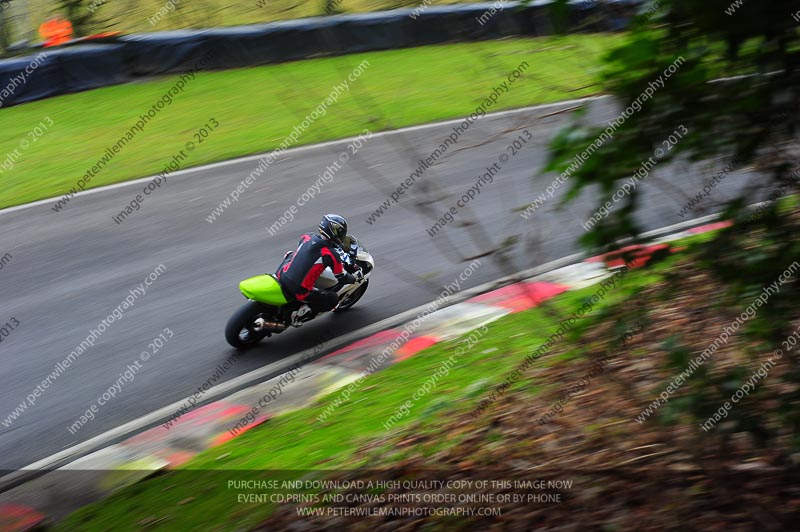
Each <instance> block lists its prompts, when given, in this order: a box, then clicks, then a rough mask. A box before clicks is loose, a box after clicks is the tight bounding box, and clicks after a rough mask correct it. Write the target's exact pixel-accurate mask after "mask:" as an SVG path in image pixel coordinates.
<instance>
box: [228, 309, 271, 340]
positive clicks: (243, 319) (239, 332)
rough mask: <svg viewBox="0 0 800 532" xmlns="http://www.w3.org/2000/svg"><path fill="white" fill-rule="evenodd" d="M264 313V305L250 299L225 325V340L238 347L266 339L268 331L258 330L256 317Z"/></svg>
mask: <svg viewBox="0 0 800 532" xmlns="http://www.w3.org/2000/svg"><path fill="white" fill-rule="evenodd" d="M263 313H264V306H263V305H262V304H261V303H258V302H256V301H248V302H247V303H245V304H244V305H242V306H241V307H240V308H239V310H237V311H236V312H234V313H233V316H231V317H230V319H229V320H228V324H227V325H226V326H225V340H227V341H228V343H229V344H230V345H231V346H232V347H235V348H236V349H247V348H249V347H253V346H254V345H256V344H257V343H258V342H260V341H261V340H263V339H264V337H265V336H266V335H267V331H256V330H254V329H253V327H254V326H255V323H254V322H255V321H256V318H258V317H259V316H261V314H263Z"/></svg>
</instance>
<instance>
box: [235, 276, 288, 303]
mask: <svg viewBox="0 0 800 532" xmlns="http://www.w3.org/2000/svg"><path fill="white" fill-rule="evenodd" d="M239 290H241V291H242V294H244V296H245V297H246V298H248V299H253V300H255V301H260V302H261V303H266V304H268V305H278V306H280V305H285V304H286V303H288V301H286V298H285V297H284V295H283V291H282V290H281V285H279V284H278V281H277V280H276V279H275V278H274V277H273V276H271V275H256V276H255V277H251V278H249V279H245V280H244V281H242V282H241V283H239Z"/></svg>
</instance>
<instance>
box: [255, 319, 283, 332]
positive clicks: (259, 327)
mask: <svg viewBox="0 0 800 532" xmlns="http://www.w3.org/2000/svg"><path fill="white" fill-rule="evenodd" d="M254 324H255V327H253V330H254V331H256V332H261V331H263V330H264V329H271V331H270V332H279V331H283V330H285V329H286V325H284V324H283V323H278V322H276V321H265V320H264V318H258V319H257V320H256V321H255V322H254Z"/></svg>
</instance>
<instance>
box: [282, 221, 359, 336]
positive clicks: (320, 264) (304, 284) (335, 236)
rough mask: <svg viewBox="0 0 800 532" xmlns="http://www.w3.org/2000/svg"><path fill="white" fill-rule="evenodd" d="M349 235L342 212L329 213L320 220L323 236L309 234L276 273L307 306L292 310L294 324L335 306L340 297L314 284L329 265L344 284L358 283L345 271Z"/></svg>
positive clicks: (291, 292) (289, 289) (320, 231)
mask: <svg viewBox="0 0 800 532" xmlns="http://www.w3.org/2000/svg"><path fill="white" fill-rule="evenodd" d="M346 238H347V221H346V220H345V219H344V218H343V217H341V216H339V215H338V214H326V215H325V216H323V217H322V220H321V221H320V222H319V235H315V234H313V233H306V234H304V235H302V236H301V237H300V244H299V245H298V246H297V249H296V250H295V251H294V254H292V255H291V256H290V255H289V254H287V257H286V259H284V262H283V263H282V264H281V265H280V267H279V268H278V271H277V272H276V276H277V277H278V282H280V284H281V286H282V287H283V288H284V289H285V290H286V291H287V292H289V293H290V294H292V295H293V296H294V298H295V299H297V301H299V302H301V303H303V305H302V306H301V307H300V308H299V309H297V310H296V311H294V312H292V325H294V326H295V327H298V326H300V324H301V323H303V322H304V321H308V320H310V319H312V318H313V317H314V316H316V315H317V314H318V313H320V312H327V311H329V310H331V309H333V308H334V307H335V306H336V305H337V303H338V302H339V296H338V295H337V294H336V292H334V291H333V290H320V289H319V288H315V287H314V284H315V283H316V282H317V279H318V278H319V276H320V275H322V272H323V271H325V268H330V269H331V270H332V271H333V274H334V275H335V276H336V278H337V279H338V280H339V282H340V283H341V284H352V283H355V282H356V278H355V277H354V276H353V274H351V273H349V272H346V271H345V270H344V265H343V263H342V259H341V258H340V256H339V250H340V249H342V247H343V246H344V245H345V243H344V241H345V240H346Z"/></svg>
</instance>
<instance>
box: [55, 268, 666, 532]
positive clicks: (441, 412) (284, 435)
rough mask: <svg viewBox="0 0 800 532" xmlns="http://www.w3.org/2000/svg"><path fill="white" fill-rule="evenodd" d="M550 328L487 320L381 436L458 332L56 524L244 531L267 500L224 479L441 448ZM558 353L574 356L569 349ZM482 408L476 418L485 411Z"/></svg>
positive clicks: (635, 275)
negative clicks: (362, 454) (414, 439)
mask: <svg viewBox="0 0 800 532" xmlns="http://www.w3.org/2000/svg"><path fill="white" fill-rule="evenodd" d="M674 261H675V258H674V256H673V257H670V258H668V259H667V260H665V261H664V262H661V263H659V264H658V265H656V266H655V267H654V268H651V269H648V270H633V271H631V272H630V273H628V274H627V275H626V276H625V277H624V278H623V279H622V281H620V284H618V288H617V289H615V290H614V291H611V292H608V293H607V295H606V297H605V299H603V300H602V301H601V302H600V303H599V304H597V305H595V309H594V310H593V311H592V313H591V314H588V315H587V316H586V317H584V318H582V319H581V320H580V321H579V322H578V324H577V325H576V327H575V329H574V334H573V336H576V335H577V336H580V335H581V334H582V333H583V332H585V331H586V330H587V329H589V328H590V327H592V326H594V325H597V324H598V323H600V322H602V321H603V320H604V319H606V314H607V313H608V312H609V311H610V309H612V308H614V307H621V306H623V305H624V302H625V301H626V300H627V299H628V298H629V297H631V296H632V295H633V294H635V293H637V291H640V290H642V289H643V288H644V287H646V286H648V285H650V284H651V283H653V281H654V280H656V279H658V278H660V277H661V276H662V275H663V274H664V272H666V271H667V270H668V269H669V268H670V266H671V264H672V263H673V262H674ZM596 291H597V286H594V287H588V288H585V289H583V290H578V291H574V292H567V293H564V294H562V295H560V296H558V297H556V298H554V299H553V300H551V302H550V303H549V304H548V307H549V308H550V309H551V310H552V311H553V312H554V313H555V315H556V316H567V315H569V314H571V313H572V312H574V311H575V310H577V308H578V307H579V306H581V305H582V304H583V302H584V301H585V300H586V299H588V298H590V297H591V296H592V294H594V293H595V292H596ZM557 327H558V321H557V320H556V319H555V318H554V317H553V315H551V314H550V313H548V312H545V311H544V310H543V309H542V308H536V309H532V310H529V311H525V312H521V313H517V314H513V315H509V316H506V317H504V318H502V319H500V320H497V321H495V322H493V323H491V324H489V325H488V331H486V332H485V334H484V335H483V336H482V337H481V339H480V341H479V343H478V344H477V345H475V346H474V347H473V348H472V349H471V350H468V351H466V353H465V354H464V355H462V356H461V357H460V358H458V359H457V364H456V365H455V366H453V367H452V368H451V369H450V372H449V374H447V375H445V376H443V377H442V378H441V379H440V380H438V382H437V383H436V388H435V389H433V390H432V392H431V393H430V394H427V395H423V396H422V397H421V398H420V399H419V400H418V401H417V402H414V403H413V406H412V408H411V409H410V413H409V414H408V415H407V416H406V417H404V418H402V419H401V420H400V421H399V422H398V423H397V425H395V426H394V427H392V428H391V429H390V431H389V432H388V433H387V431H385V430H384V428H383V423H384V421H385V420H386V419H387V418H388V417H390V416H391V415H393V414H394V413H395V412H396V411H397V409H398V408H399V407H400V405H401V404H402V403H404V402H405V401H406V400H407V399H411V397H412V394H414V392H415V391H417V390H418V389H419V387H420V386H421V385H422V384H423V383H424V382H425V381H426V380H427V379H429V378H430V377H431V375H432V374H433V372H435V371H436V370H437V368H439V367H440V366H441V363H442V361H444V360H445V359H447V358H448V357H450V356H451V355H453V354H454V350H455V348H456V347H457V346H458V344H459V343H460V342H462V341H463V339H459V340H455V341H450V342H446V343H440V344H437V345H435V346H432V347H431V348H429V349H426V350H425V351H423V352H421V353H419V354H417V355H416V356H414V357H412V358H411V359H409V360H407V361H404V362H402V363H399V364H396V365H394V366H391V367H389V368H387V369H385V370H383V371H381V372H379V373H376V374H374V375H371V376H370V377H369V378H368V379H367V380H366V381H365V382H364V383H363V384H362V386H361V387H360V388H358V389H356V391H355V392H354V393H353V394H352V396H351V398H350V400H349V402H347V403H345V404H343V405H342V406H340V407H339V409H338V410H336V411H335V412H334V413H333V414H332V415H330V417H329V418H327V419H326V421H325V422H322V423H320V422H319V421H318V420H317V416H318V415H319V414H320V413H322V412H323V410H324V409H325V408H326V407H327V406H328V404H329V403H330V401H331V400H333V399H334V397H336V395H337V394H338V393H339V392H338V391H337V392H334V393H332V394H330V395H329V396H327V397H325V398H323V399H321V400H320V401H318V402H317V403H316V404H315V405H313V406H311V407H309V408H305V409H302V410H299V411H296V412H293V413H288V414H285V415H282V416H279V417H276V418H274V419H271V420H270V421H268V422H267V423H265V424H263V425H261V426H258V427H256V428H254V429H252V430H250V431H249V432H247V433H245V434H243V435H241V436H240V437H238V438H236V439H234V440H232V441H230V442H228V443H226V444H224V445H222V446H219V447H216V448H214V449H211V450H209V451H206V452H204V453H202V454H200V455H199V456H197V457H196V458H195V459H193V460H192V461H190V462H189V463H188V464H186V466H185V467H183V468H181V470H179V471H176V472H169V473H167V474H165V475H163V476H159V477H156V478H153V479H150V480H147V481H145V482H142V483H139V484H137V485H134V486H131V487H130V488H126V489H124V490H122V491H121V492H119V493H117V494H115V495H113V496H111V497H110V498H108V499H107V500H105V501H102V502H99V503H96V504H93V505H91V506H88V507H86V508H84V509H82V510H79V511H78V512H76V513H74V514H73V515H72V516H70V517H69V519H68V520H66V521H65V522H62V523H61V524H59V525H58V526H57V527H56V530H60V531H75V530H81V531H94V530H97V531H100V530H112V529H113V530H115V531H126V530H139V529H141V528H143V524H142V523H147V526H146V529H147V530H165V531H166V530H190V529H191V530H198V529H203V530H247V529H249V528H250V527H252V526H254V525H255V524H257V523H259V522H260V521H262V520H263V519H264V518H265V517H267V516H268V515H269V514H270V513H271V512H272V511H273V506H272V505H269V504H263V503H261V504H250V503H237V501H236V493H237V492H242V490H231V489H228V488H227V482H228V481H229V480H242V479H252V478H260V479H282V478H301V477H302V478H305V479H309V478H313V477H314V476H316V478H320V477H322V476H323V475H324V473H322V472H320V470H326V469H327V470H337V469H359V468H387V467H391V466H392V464H397V463H398V461H400V460H402V459H403V457H404V456H405V455H406V453H410V452H415V451H414V446H413V445H412V446H406V447H405V448H397V447H395V446H393V445H392V443H391V442H390V441H387V440H386V437H387V436H388V435H397V434H402V435H403V436H404V437H405V436H408V437H411V436H418V435H427V436H430V437H429V438H428V441H430V440H437V441H438V442H439V443H437V445H436V446H434V448H433V450H434V451H437V450H440V449H443V448H447V447H450V446H452V445H454V444H455V443H456V442H457V441H458V439H459V438H460V437H461V436H458V435H451V434H441V427H442V425H441V420H442V419H449V418H451V417H452V416H468V415H470V412H472V410H473V409H474V408H475V407H476V406H477V405H478V403H479V402H480V401H481V400H482V399H484V398H486V397H487V395H488V394H489V393H491V390H493V389H494V388H495V387H496V386H498V385H499V384H501V383H502V382H503V380H504V379H505V378H506V377H507V376H508V375H509V374H510V373H511V372H512V371H513V370H514V369H515V368H516V367H517V366H518V365H519V364H521V363H522V362H523V361H524V358H525V356H526V355H528V354H529V353H530V352H532V351H533V350H534V349H535V348H536V347H538V346H539V345H540V344H541V343H543V342H544V341H545V340H546V339H547V337H548V336H549V335H550V334H551V333H552V332H553V331H555V329H556V328H557ZM562 342H563V343H564V344H568V345H574V340H573V339H570V338H568V337H566V336H565V338H564V339H562ZM462 345H463V344H462ZM561 347H563V345H562V346H559V345H557V346H555V348H556V349H558V348H561ZM568 355H569V356H577V355H574V354H573V353H572V352H570V353H568ZM562 358H564V357H563V356H559V357H548V356H547V355H545V356H544V357H542V358H541V359H539V360H538V361H537V362H536V363H534V364H533V365H532V366H531V367H529V368H528V370H527V372H526V373H525V374H524V375H523V377H522V378H521V379H520V380H519V381H517V382H516V383H515V384H514V385H512V389H517V390H524V391H525V393H537V391H538V390H540V389H542V387H544V386H555V385H558V383H545V382H538V381H537V380H536V378H535V376H536V373H537V369H541V368H542V367H545V366H547V365H550V364H553V363H555V362H556V361H557V360H558V359H562ZM531 378H532V379H533V380H532V381H531V380H529V379H531ZM495 406H496V405H495ZM491 408H492V407H490V409H489V410H488V411H487V412H484V413H483V415H485V416H491V415H492V410H491ZM463 436H469V434H465V435H463ZM364 448H368V449H370V451H369V452H368V454H367V455H366V456H368V457H369V458H368V459H366V460H364V459H362V460H360V461H359V460H354V459H353V458H351V457H352V455H353V454H354V453H355V452H356V451H357V450H359V449H364ZM197 470H203V471H197ZM212 470H216V471H212ZM276 471H282V472H276ZM244 491H245V492H246V491H247V490H244Z"/></svg>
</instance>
